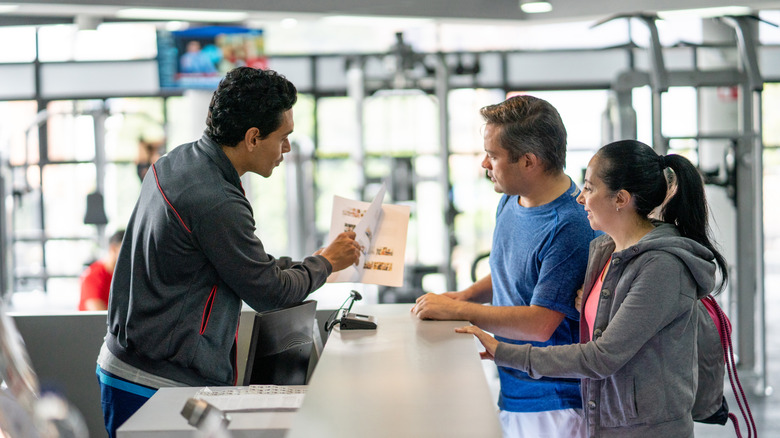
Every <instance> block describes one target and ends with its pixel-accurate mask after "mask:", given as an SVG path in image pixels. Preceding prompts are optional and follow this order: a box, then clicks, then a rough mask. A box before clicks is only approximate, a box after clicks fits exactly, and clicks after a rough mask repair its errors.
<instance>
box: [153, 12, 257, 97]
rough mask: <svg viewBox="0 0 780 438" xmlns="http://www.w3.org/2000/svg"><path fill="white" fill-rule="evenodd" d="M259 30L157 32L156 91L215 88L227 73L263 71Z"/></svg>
mask: <svg viewBox="0 0 780 438" xmlns="http://www.w3.org/2000/svg"><path fill="white" fill-rule="evenodd" d="M264 52H265V51H264V46H263V31H262V30H258V29H247V28H243V27H225V26H207V27H197V28H193V29H187V30H181V31H162V30H161V31H158V32H157V63H158V68H159V73H160V88H163V89H166V88H167V89H171V88H175V89H186V88H200V89H204V88H205V89H215V88H216V87H217V85H218V84H219V81H220V80H221V79H222V78H223V77H224V76H225V73H227V72H228V71H229V70H231V69H233V68H235V67H240V66H248V67H254V68H262V69H264V68H266V67H267V65H268V61H267V58H266V57H265V54H264Z"/></svg>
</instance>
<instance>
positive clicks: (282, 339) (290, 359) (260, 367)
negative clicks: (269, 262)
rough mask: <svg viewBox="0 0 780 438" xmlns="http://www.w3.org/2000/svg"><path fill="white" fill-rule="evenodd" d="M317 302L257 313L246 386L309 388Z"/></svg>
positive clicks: (250, 346)
mask: <svg viewBox="0 0 780 438" xmlns="http://www.w3.org/2000/svg"><path fill="white" fill-rule="evenodd" d="M316 310H317V302H316V301H314V300H307V301H304V302H302V303H297V304H293V305H290V306H287V307H284V308H281V309H276V310H270V311H267V312H258V313H256V314H255V319H254V325H253V327H252V335H251V338H250V343H249V353H248V355H247V359H246V368H245V371H244V382H243V384H244V385H305V384H306V383H307V380H308V374H309V361H310V360H311V358H312V351H313V350H314V340H313V339H312V334H313V332H314V318H315V314H316Z"/></svg>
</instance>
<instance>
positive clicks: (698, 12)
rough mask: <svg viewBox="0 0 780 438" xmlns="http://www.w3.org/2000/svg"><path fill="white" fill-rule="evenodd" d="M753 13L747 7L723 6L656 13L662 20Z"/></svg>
mask: <svg viewBox="0 0 780 438" xmlns="http://www.w3.org/2000/svg"><path fill="white" fill-rule="evenodd" d="M752 12H753V11H752V10H751V9H750V8H749V7H747V6H724V7H719V8H699V9H678V10H674V11H658V17H659V18H663V19H671V18H680V17H698V18H712V17H723V16H726V15H749V14H751V13H752Z"/></svg>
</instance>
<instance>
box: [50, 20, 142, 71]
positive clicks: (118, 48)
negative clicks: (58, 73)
mask: <svg viewBox="0 0 780 438" xmlns="http://www.w3.org/2000/svg"><path fill="white" fill-rule="evenodd" d="M38 35H39V47H38V50H39V55H38V56H39V58H40V60H41V61H42V62H56V61H107V60H130V59H152V58H154V57H156V56H157V35H156V31H155V26H154V24H153V23H101V24H99V25H98V26H97V29H95V30H88V29H84V30H79V28H78V26H76V25H75V24H58V25H49V26H41V27H40V30H39V33H38Z"/></svg>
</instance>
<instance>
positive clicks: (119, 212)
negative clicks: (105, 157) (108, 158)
mask: <svg viewBox="0 0 780 438" xmlns="http://www.w3.org/2000/svg"><path fill="white" fill-rule="evenodd" d="M105 175H106V177H105V184H104V193H103V200H104V202H105V209H106V217H107V218H108V224H107V225H106V230H107V233H108V234H110V233H111V232H113V231H115V230H119V229H124V228H125V227H126V226H127V221H129V220H130V215H131V214H132V212H133V208H134V207H135V204H136V202H137V201H138V194H139V193H141V179H140V178H139V177H138V172H137V171H136V166H135V164H134V163H107V164H106V173H105Z"/></svg>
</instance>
